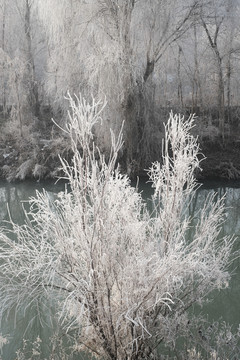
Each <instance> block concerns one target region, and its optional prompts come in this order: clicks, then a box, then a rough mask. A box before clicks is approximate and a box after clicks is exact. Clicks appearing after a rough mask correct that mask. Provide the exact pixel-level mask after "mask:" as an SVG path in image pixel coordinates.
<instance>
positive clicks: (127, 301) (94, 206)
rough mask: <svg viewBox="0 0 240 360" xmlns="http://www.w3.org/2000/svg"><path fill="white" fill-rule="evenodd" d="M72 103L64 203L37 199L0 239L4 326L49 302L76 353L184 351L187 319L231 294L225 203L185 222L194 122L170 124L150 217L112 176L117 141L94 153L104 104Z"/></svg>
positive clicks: (124, 358) (118, 359)
mask: <svg viewBox="0 0 240 360" xmlns="http://www.w3.org/2000/svg"><path fill="white" fill-rule="evenodd" d="M69 101H70V104H71V111H70V112H69V121H68V126H67V128H65V129H63V130H64V131H65V132H67V134H68V136H69V139H70V142H71V145H72V150H73V153H74V157H73V160H72V162H71V163H68V162H67V161H65V160H64V159H62V160H61V161H62V168H63V171H64V173H65V179H67V181H68V182H69V185H70V191H67V190H66V191H65V192H61V193H59V194H58V196H57V198H56V200H55V201H51V200H50V198H49V196H48V195H47V193H37V195H36V197H35V198H33V199H32V200H31V201H30V204H31V208H30V211H29V213H28V214H26V215H27V218H26V222H25V224H24V225H21V226H19V225H16V224H14V223H12V224H11V225H12V232H13V234H14V236H10V237H8V232H7V233H6V232H5V231H4V229H1V231H0V318H1V319H2V318H3V317H4V316H7V315H8V314H11V313H12V311H18V310H20V309H24V311H27V310H28V309H30V308H31V307H32V306H33V307H34V306H35V305H36V306H37V304H38V302H39V301H40V300H41V299H44V298H46V297H47V298H48V299H49V300H50V301H53V302H54V304H55V305H56V307H57V310H58V311H57V312H56V316H59V317H60V318H61V322H62V323H63V324H65V326H66V327H65V331H66V332H67V331H70V332H71V331H72V330H73V333H74V331H76V330H77V331H76V332H75V341H76V345H75V349H77V350H79V351H86V352H89V351H91V352H92V354H94V355H95V356H96V357H99V358H101V359H102V358H104V359H106V360H107V359H109V360H140V359H142V360H144V359H150V358H159V359H160V358H164V357H161V355H162V354H163V353H162V351H163V348H164V346H165V347H167V348H169V349H170V351H174V350H175V349H176V350H179V349H178V348H177V340H178V339H180V338H181V337H183V336H186V339H187V340H186V341H187V343H186V345H187V348H188V349H189V350H191V348H192V347H194V345H196V343H197V342H199V338H198V337H197V338H194V329H195V328H198V327H199V321H200V320H199V318H198V317H196V318H195V317H194V315H193V314H191V312H189V311H188V310H189V308H191V307H192V306H193V304H196V303H200V304H202V303H204V300H205V299H206V296H207V294H209V293H210V292H211V291H212V290H214V289H221V288H223V287H225V286H227V285H228V280H229V273H228V271H227V268H228V265H229V262H230V259H231V251H232V245H233V241H232V239H231V238H228V237H223V238H221V236H220V233H221V225H222V222H223V219H224V207H223V201H222V200H219V201H215V200H214V195H211V196H210V197H208V198H207V200H206V201H205V203H204V205H203V207H202V209H201V211H200V214H199V218H198V221H197V223H195V227H194V228H193V223H194V219H192V218H191V217H189V213H188V206H189V204H190V203H191V201H192V199H193V196H194V194H195V191H196V189H197V183H196V181H195V178H194V172H195V170H196V169H197V168H198V167H199V159H198V152H199V146H198V144H197V141H196V139H195V138H194V137H193V136H192V135H191V134H190V130H191V127H192V125H193V118H190V119H188V120H184V118H182V117H181V116H173V114H171V115H170V118H169V121H168V123H167V124H166V127H165V130H166V134H165V144H164V154H163V163H162V165H160V163H158V162H156V163H154V164H152V167H151V168H150V169H149V177H150V181H151V182H152V186H153V189H154V194H153V202H152V205H153V212H152V210H148V209H147V207H146V204H145V202H144V200H143V199H142V195H141V194H140V193H139V192H138V191H137V189H135V188H134V187H132V186H131V183H130V180H129V178H128V177H127V176H123V175H121V173H120V172H119V169H118V167H117V158H118V152H119V151H120V149H121V146H122V134H121V133H120V135H119V136H118V137H115V136H114V134H113V133H111V139H112V142H111V144H112V148H111V154H110V157H109V158H108V159H106V157H105V156H104V154H103V153H102V152H101V151H100V149H99V148H98V147H97V146H96V143H95V137H94V132H93V129H94V127H95V126H96V125H97V122H98V121H102V119H101V112H102V110H103V107H104V106H105V104H101V103H99V102H95V101H94V100H93V102H92V103H90V104H89V103H87V102H86V101H85V100H84V99H83V98H82V97H80V98H77V97H76V98H75V100H73V99H72V98H71V97H70V98H69ZM195 220H196V219H195ZM190 230H191V231H190ZM189 235H190V237H189ZM37 308H38V309H39V307H38V306H37ZM205 344H206V342H205V343H202V344H201V345H202V347H204V346H205ZM159 347H160V348H159ZM209 349H210V350H209ZM209 349H208V354H210V352H211V351H213V349H212V347H210V348H209ZM157 354H158V355H157ZM178 355H179V356H180V355H181V352H178ZM157 356H158V357H157ZM184 358H186V357H184ZM196 358H197V357H196ZM209 358H210V357H209Z"/></svg>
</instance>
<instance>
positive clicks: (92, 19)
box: [38, 0, 197, 173]
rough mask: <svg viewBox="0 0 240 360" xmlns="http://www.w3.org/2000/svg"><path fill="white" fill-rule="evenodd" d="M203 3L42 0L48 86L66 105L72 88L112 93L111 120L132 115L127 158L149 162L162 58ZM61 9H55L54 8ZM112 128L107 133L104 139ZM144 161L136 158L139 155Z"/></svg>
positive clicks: (131, 164) (130, 164) (117, 125)
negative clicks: (48, 50) (47, 55)
mask: <svg viewBox="0 0 240 360" xmlns="http://www.w3.org/2000/svg"><path fill="white" fill-rule="evenodd" d="M196 4H197V2H196V1H193V0H189V1H188V2H187V3H186V2H184V4H183V3H182V2H181V1H180V2H175V1H168V2H166V1H163V0H161V1H156V0H151V1H148V2H146V1H143V0H140V1H135V0H126V1H120V0H119V1H111V0H101V1H100V0H94V1H71V2H69V1H61V2H59V1H56V0H47V1H44V2H43V1H38V7H39V13H40V16H41V19H42V21H43V22H44V24H45V27H46V29H47V34H48V37H49V49H50V54H51V57H50V59H49V66H50V67H49V71H50V72H51V74H50V77H49V80H50V81H49V82H48V85H49V87H48V88H49V89H51V90H52V94H53V96H54V99H55V100H57V102H58V103H59V104H60V103H61V104H62V95H63V94H66V91H67V90H69V89H70V90H71V91H75V92H78V91H79V90H81V92H82V93H85V94H86V95H89V94H91V93H93V94H94V95H96V96H98V97H99V95H100V97H102V96H106V97H107V99H108V104H109V106H108V113H106V118H108V119H109V121H110V124H111V127H112V128H113V129H115V130H117V131H119V129H120V127H121V123H122V120H125V135H124V137H125V160H126V163H127V167H128V169H129V173H131V172H132V171H133V170H134V169H133V168H134V163H139V162H141V161H142V162H145V161H146V159H147V154H148V152H149V151H148V150H149V145H150V144H151V139H150V138H148V137H149V134H150V131H149V128H151V118H152V117H154V111H153V108H154V103H155V101H156V100H155V98H154V92H153V89H154V86H153V85H156V84H157V81H158V80H157V78H158V75H157V74H158V71H159V68H158V69H157V65H159V64H160V61H161V59H162V56H163V54H164V53H165V51H166V49H167V48H168V47H169V45H170V44H171V43H172V42H173V41H175V40H176V39H178V38H180V37H181V36H182V34H183V33H184V32H185V31H186V30H187V28H188V27H189V25H190V19H191V16H192V14H193V12H194V9H195V8H196V6H197V5H196ZM52 8H54V13H53V12H52V11H51V10H50V9H52ZM105 134H106V131H103V132H102V137H103V142H105V146H106V144H107V143H108V142H109V138H108V139H104V137H105V136H106V135H105ZM136 160H137V161H136Z"/></svg>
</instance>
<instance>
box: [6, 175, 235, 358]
mask: <svg viewBox="0 0 240 360" xmlns="http://www.w3.org/2000/svg"><path fill="white" fill-rule="evenodd" d="M64 187H65V184H64V183H57V184H54V183H33V182H23V183H14V184H11V183H10V184H9V183H6V182H3V181H2V182H0V222H1V224H4V222H5V220H7V219H8V208H9V211H10V213H11V217H12V219H13V220H14V221H15V222H18V223H23V222H24V211H23V205H24V202H26V201H27V200H28V199H29V197H32V196H34V195H35V192H36V190H39V191H42V189H43V188H45V190H46V191H47V192H48V194H49V196H50V197H52V198H53V199H54V196H55V194H56V193H57V192H59V191H62V190H63V189H64ZM139 189H140V191H142V192H143V197H144V198H145V199H148V198H150V197H151V193H152V189H151V187H150V185H149V184H145V183H144V182H140V184H139ZM213 191H214V192H216V193H217V196H219V197H220V196H223V195H225V205H226V208H227V218H226V222H225V223H224V225H223V232H224V233H225V234H234V235H235V236H236V238H237V240H236V247H238V248H239V247H240V181H238V182H216V181H214V182H213V181H211V182H205V183H204V184H202V186H201V188H200V189H199V190H198V192H197V194H196V197H195V199H194V201H193V203H192V205H191V207H190V209H189V211H190V212H191V213H194V212H196V211H197V210H199V209H200V208H201V207H202V205H203V202H204V200H205V199H206V197H207V196H208V194H209V192H213ZM25 206H27V203H26V204H25ZM232 271H233V276H232V279H231V282H230V286H229V288H227V289H225V290H221V291H219V292H218V291H216V292H214V294H212V298H213V299H214V301H211V302H209V303H208V304H207V305H205V306H204V308H203V310H202V312H204V314H205V315H206V316H207V317H208V318H209V320H210V321H212V320H219V319H221V320H223V321H225V322H227V323H229V324H231V325H232V327H233V329H234V330H237V328H238V326H239V324H240V301H239V300H240V261H239V260H236V261H235V262H234V264H233V266H232ZM40 306H45V304H40ZM49 311H53V310H51V309H48V314H49ZM48 319H49V316H48V315H47V313H46V318H45V319H43V322H44V323H43V324H41V323H40V322H39V320H38V319H37V317H36V318H35V317H34V314H28V313H25V314H24V313H22V314H18V316H17V318H16V317H14V316H12V317H11V318H10V319H9V320H8V322H6V323H4V324H2V325H1V330H0V334H2V335H3V336H6V337H7V338H8V344H7V345H5V346H4V347H3V352H2V355H0V359H1V356H2V359H3V360H13V359H15V358H16V355H15V354H16V351H17V349H18V348H20V347H21V346H22V345H23V344H22V339H23V338H29V339H30V341H34V340H35V339H36V338H37V336H38V335H39V337H40V338H41V339H42V344H43V346H41V349H43V350H42V351H44V352H45V354H44V353H43V354H42V356H41V357H40V358H39V359H42V358H43V357H44V356H47V353H48V345H49V341H50V340H49V339H50V337H51V326H52V325H51V324H50V323H49V321H48ZM29 324H30V325H29ZM28 325H29V326H28ZM53 326H56V324H55V325H53ZM0 340H1V339H0ZM0 342H1V341H0ZM36 346H38V345H36ZM44 349H45V350H44ZM27 358H28V357H27Z"/></svg>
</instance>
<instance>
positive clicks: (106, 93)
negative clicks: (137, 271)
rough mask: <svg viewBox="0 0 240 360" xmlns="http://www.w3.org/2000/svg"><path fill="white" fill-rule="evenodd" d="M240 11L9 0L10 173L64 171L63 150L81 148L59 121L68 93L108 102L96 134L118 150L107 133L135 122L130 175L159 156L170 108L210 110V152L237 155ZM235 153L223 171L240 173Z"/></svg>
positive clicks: (5, 15)
mask: <svg viewBox="0 0 240 360" xmlns="http://www.w3.org/2000/svg"><path fill="white" fill-rule="evenodd" d="M239 14H240V8H239V1H238V0H217V1H216V0H207V1H205V0H187V1H186V0H184V1H182V0H178V1H175V0H169V1H165V0H148V1H143V0H124V1H122V0H116V1H112V0H89V1H88V0H61V1H58V0H45V1H41V0H0V19H1V21H0V79H1V80H0V83H1V88H0V110H1V114H0V126H1V132H0V133H1V135H0V137H1V143H2V144H3V145H2V146H1V148H2V149H1V155H2V156H1V158H3V159H4V163H3V164H2V173H1V176H2V177H5V178H7V179H8V180H14V179H24V178H27V177H35V178H36V179H41V178H44V177H49V176H50V177H54V176H55V175H57V165H58V154H64V156H65V157H67V156H68V155H69V151H70V150H69V143H68V141H67V140H66V139H65V138H64V137H63V136H62V133H60V135H59V132H58V128H57V127H56V126H55V125H54V123H53V122H52V118H54V120H55V121H56V122H57V123H58V124H60V126H63V127H64V123H65V122H66V113H67V111H68V106H69V104H68V101H66V99H65V97H66V96H67V93H68V92H69V93H70V94H71V95H73V94H77V95H79V94H81V95H82V96H84V97H85V98H91V97H94V98H95V99H98V100H105V99H106V101H107V106H106V107H105V109H104V113H103V118H104V124H103V126H101V127H99V128H98V129H96V130H95V132H96V134H95V135H96V137H97V139H98V145H99V146H101V148H102V149H104V151H105V153H106V154H108V153H109V148H110V143H111V140H110V137H109V135H108V131H107V130H106V129H108V128H109V127H110V128H111V129H112V130H113V131H114V133H116V134H117V133H119V131H120V129H121V127H122V124H123V122H124V126H123V131H124V147H123V149H122V151H121V153H120V154H119V161H120V163H121V166H122V169H123V171H124V172H126V173H128V174H129V175H130V176H134V175H135V174H141V172H142V171H143V169H145V168H147V167H148V166H149V165H150V164H151V162H152V161H155V160H157V159H159V157H160V155H161V139H162V138H163V132H164V131H163V123H164V122H165V121H166V119H167V117H168V115H169V112H170V110H173V111H174V112H180V113H183V114H187V115H189V114H190V113H195V114H196V115H197V116H198V117H197V121H196V127H195V131H196V133H197V135H198V136H199V138H200V142H202V143H201V145H202V148H203V151H204V150H205V151H204V153H205V154H206V155H208V152H210V153H211V150H212V147H213V146H215V145H216V144H217V148H218V149H219V151H220V152H223V153H227V152H228V150H229V152H230V153H231V151H232V149H233V147H234V145H233V144H234V143H235V140H236V137H237V134H238V131H239V130H238V123H239V122H238V116H239V90H240V75H239V74H240V72H239V70H240V69H239V67H240V65H239V57H240V25H239ZM229 143H230V144H231V145H229V146H228V144H229ZM214 144H215V145H214ZM237 144H238V143H237V141H236V147H237ZM215 148H216V146H215ZM238 150H239V149H238V148H237V149H236V151H238ZM228 155H229V154H228ZM230 155H231V154H230ZM230 155H229V156H230ZM69 156H70V155H69ZM232 156H233V161H231V162H230V163H227V162H226V161H225V162H224V161H223V164H220V169H218V171H216V176H218V177H225V178H238V177H239V173H240V165H239V164H238V163H236V162H235V161H234V160H235V159H234V154H232ZM220 157H222V156H220ZM230 157H231V156H230ZM217 158H218V160H219V155H217ZM218 165H219V163H218ZM213 167H214V165H213ZM210 175H211V174H210Z"/></svg>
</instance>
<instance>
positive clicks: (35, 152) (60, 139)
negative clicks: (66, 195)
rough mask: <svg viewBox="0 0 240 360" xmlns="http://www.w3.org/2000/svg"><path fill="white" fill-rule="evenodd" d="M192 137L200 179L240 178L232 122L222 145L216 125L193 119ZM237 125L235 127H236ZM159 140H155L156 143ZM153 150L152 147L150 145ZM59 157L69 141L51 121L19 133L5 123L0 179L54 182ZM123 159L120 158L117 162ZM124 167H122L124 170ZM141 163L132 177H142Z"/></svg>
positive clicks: (238, 140) (238, 134)
mask: <svg viewBox="0 0 240 360" xmlns="http://www.w3.org/2000/svg"><path fill="white" fill-rule="evenodd" d="M197 120H198V121H197V124H196V127H195V128H194V135H195V136H198V138H199V143H200V148H201V152H202V153H203V155H204V156H205V159H204V160H202V162H201V168H202V171H201V172H199V173H198V174H196V175H197V177H198V178H199V179H200V180H207V179H219V180H237V179H240V131H239V129H238V124H237V123H235V125H234V127H233V126H232V128H231V129H229V130H230V131H229V132H228V134H227V136H226V138H225V141H224V142H223V141H222V139H221V138H220V136H219V134H218V129H217V126H214V125H211V126H209V124H208V120H205V121H204V118H200V117H199V118H197ZM236 125H237V126H236ZM159 140H160V142H161V139H158V141H159ZM154 146H155V147H156V144H155V145H154ZM59 156H61V157H62V158H64V159H67V160H68V161H69V160H70V159H71V156H72V155H71V148H70V143H69V139H68V138H67V136H65V135H64V134H63V132H62V131H61V130H59V129H57V127H56V126H54V124H53V123H52V122H51V121H48V122H46V121H42V122H40V121H39V120H36V121H35V122H33V123H32V125H31V127H30V126H24V127H23V128H22V129H21V131H20V130H19V128H17V126H16V127H15V126H14V123H12V122H9V123H7V126H6V125H5V126H4V127H2V128H1V132H0V178H1V179H4V180H7V181H9V182H12V181H19V180H20V181H23V180H25V179H31V180H34V181H40V180H46V179H55V178H57V177H59V176H61V170H60V168H61V162H60V159H59ZM121 162H122V163H123V159H120V163H121ZM124 165H125V164H124V163H123V164H122V168H123V169H124V168H125V166H124ZM149 166H150V164H145V166H144V167H143V169H140V171H139V172H138V173H136V174H134V177H136V176H143V175H146V172H145V170H144V169H147V168H148V167H149Z"/></svg>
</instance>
